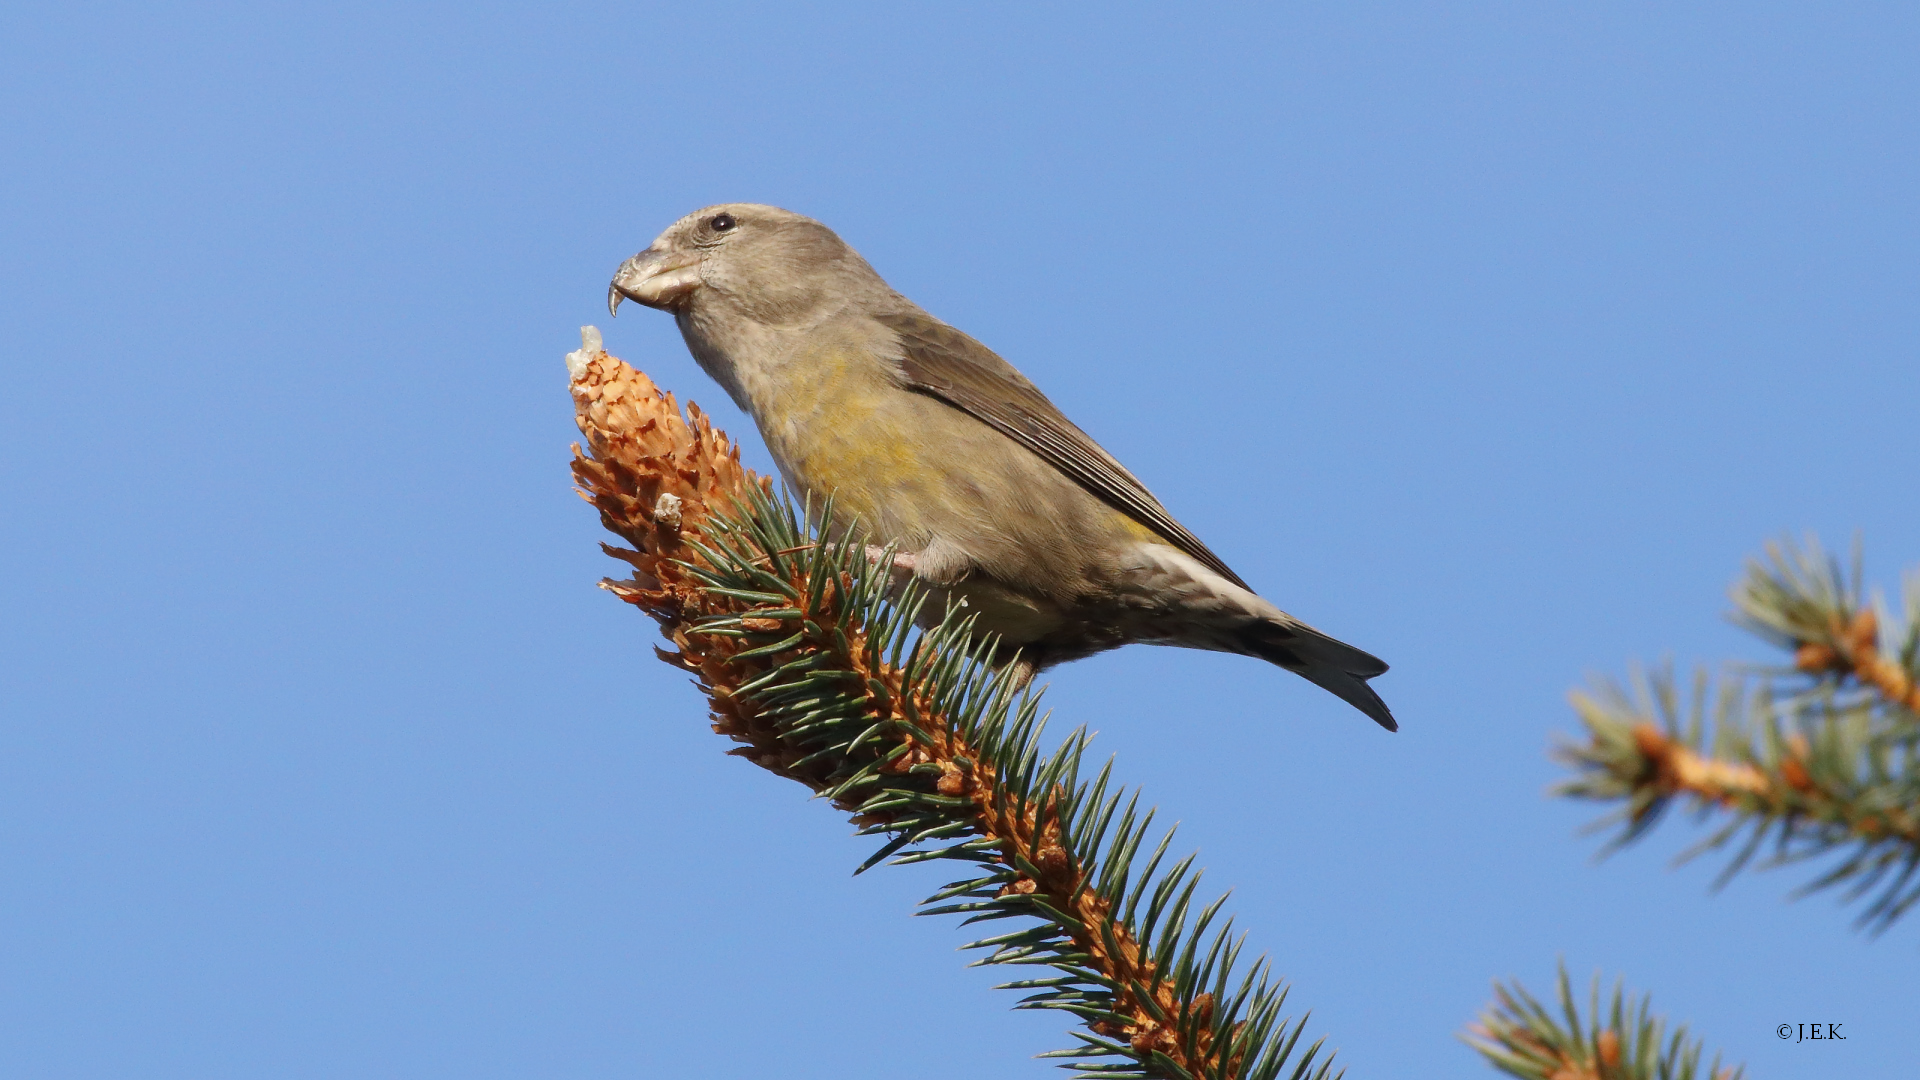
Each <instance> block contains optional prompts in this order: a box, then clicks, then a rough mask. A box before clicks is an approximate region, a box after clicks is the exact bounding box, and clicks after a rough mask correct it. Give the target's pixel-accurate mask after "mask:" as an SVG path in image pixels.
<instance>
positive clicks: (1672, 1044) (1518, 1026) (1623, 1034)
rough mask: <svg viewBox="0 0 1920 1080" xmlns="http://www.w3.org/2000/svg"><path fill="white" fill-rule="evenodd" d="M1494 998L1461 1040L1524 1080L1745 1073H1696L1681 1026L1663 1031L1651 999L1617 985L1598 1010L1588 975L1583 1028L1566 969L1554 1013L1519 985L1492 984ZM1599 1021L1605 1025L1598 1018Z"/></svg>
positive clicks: (1736, 1078)
mask: <svg viewBox="0 0 1920 1080" xmlns="http://www.w3.org/2000/svg"><path fill="white" fill-rule="evenodd" d="M1493 994H1494V1000H1493V1003H1492V1004H1490V1005H1489V1006H1488V1007H1487V1008H1486V1010H1485V1011H1484V1012H1482V1013H1481V1014H1480V1020H1479V1022H1478V1023H1476V1024H1474V1025H1473V1026H1471V1027H1469V1028H1468V1029H1467V1031H1466V1034H1464V1035H1463V1036H1462V1038H1463V1039H1464V1040H1465V1041H1466V1042H1467V1044H1468V1045H1469V1046H1472V1047H1473V1048H1474V1049H1475V1050H1478V1051H1480V1053H1482V1054H1484V1055H1486V1058H1487V1061H1488V1062H1489V1063H1490V1064H1492V1065H1493V1067H1494V1068H1496V1069H1499V1070H1500V1071H1501V1072H1504V1073H1507V1074H1508V1075H1511V1076H1519V1077H1524V1078H1525V1080H1740V1078H1741V1077H1742V1076H1743V1075H1745V1071H1746V1070H1745V1069H1744V1068H1741V1067H1734V1066H1722V1065H1721V1064H1720V1058H1719V1057H1718V1056H1717V1055H1716V1056H1715V1057H1714V1059H1713V1064H1712V1065H1710V1066H1708V1067H1707V1069H1705V1070H1704V1071H1703V1070H1702V1069H1701V1068H1700V1053H1701V1048H1702V1043H1701V1042H1700V1041H1698V1040H1690V1039H1688V1038H1687V1029H1686V1028H1685V1027H1679V1028H1675V1029H1674V1031H1673V1034H1672V1035H1668V1034H1667V1033H1666V1021H1664V1020H1662V1019H1660V1018H1659V1017H1656V1016H1653V1015H1652V1014H1651V996H1650V995H1649V996H1646V997H1642V998H1641V999H1640V1000H1639V1001H1638V1002H1637V1003H1634V1002H1629V1001H1628V1000H1627V998H1626V994H1625V991H1624V990H1623V989H1622V987H1621V986H1620V985H1619V984H1618V983H1616V984H1615V985H1614V989H1613V998H1612V1001H1611V1003H1610V1004H1609V1006H1608V1007H1607V1009H1606V1011H1605V1013H1604V1014H1603V1013H1602V1011H1601V1008H1600V977H1599V976H1598V975H1595V976H1594V979H1593V990H1592V993H1591V994H1590V996H1589V998H1588V1005H1587V1019H1586V1021H1585V1022H1584V1023H1583V1022H1582V1021H1581V1018H1580V1013H1579V1010H1578V1008H1576V1007H1575V1005H1574V1001H1573V987H1572V985H1571V984H1570V983H1569V982H1568V980H1567V969H1566V965H1564V964H1562V965H1561V967H1560V978H1559V999H1560V1002H1559V1004H1560V1008H1559V1012H1558V1015H1556V1014H1555V1012H1554V1011H1553V1010H1550V1009H1548V1008H1547V1007H1546V1006H1544V1005H1542V1004H1540V1002H1539V1001H1537V1000H1535V999H1534V997H1533V996H1532V995H1531V994H1528V993H1527V991H1526V989H1525V988H1523V987H1522V986H1520V984H1519V983H1513V984H1511V985H1504V984H1501V983H1499V982H1495V983H1494V984H1493ZM1603 1016H1604V1020H1603Z"/></svg>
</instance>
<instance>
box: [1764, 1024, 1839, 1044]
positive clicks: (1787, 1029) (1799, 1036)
mask: <svg viewBox="0 0 1920 1080" xmlns="http://www.w3.org/2000/svg"><path fill="white" fill-rule="evenodd" d="M1844 1026H1845V1025H1844V1024H1781V1025H1780V1026H1779V1027H1777V1028H1774V1029H1773V1033H1774V1034H1775V1035H1778V1036H1780V1037H1781V1038H1782V1039H1786V1040H1788V1041H1790V1042H1830V1041H1833V1040H1844V1039H1846V1036H1845V1035H1842V1034H1840V1029H1841V1028H1842V1027H1844Z"/></svg>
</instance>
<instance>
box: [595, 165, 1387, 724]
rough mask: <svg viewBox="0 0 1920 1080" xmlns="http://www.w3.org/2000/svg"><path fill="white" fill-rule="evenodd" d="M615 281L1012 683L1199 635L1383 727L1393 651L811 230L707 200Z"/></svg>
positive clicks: (803, 484)
mask: <svg viewBox="0 0 1920 1080" xmlns="http://www.w3.org/2000/svg"><path fill="white" fill-rule="evenodd" d="M623 298H624V299H630V300H634V301H636V302H638V303H641V304H644V305H646V306H648V307H652V308H659V309H661V310H663V311H669V312H672V313H673V317H674V321H675V322H676V323H678V324H679V326H680V333H681V336H682V337H684V338H685V339H686V342H687V348H688V349H689V350H690V351H691V352H692V353H693V358H694V359H695V360H696V361H697V362H698V363H699V364H700V366H701V368H703V369H704V370H705V371H706V372H707V374H709V375H711V376H713V378H714V379H715V380H716V381H717V382H719V383H720V385H721V386H722V387H724V388H726V391H727V393H728V394H729V395H731V396H732V397H733V400H734V402H735V403H737V404H738V405H739V406H740V407H741V408H742V409H744V410H746V412H747V413H748V414H749V415H751V416H752V417H753V419H754V422H755V423H756V424H758V425H759V427H760V434H761V435H762V437H764V438H765V439H766V443H767V449H768V450H770V451H771V452H772V453H773V458H774V461H775V462H776V463H778V465H779V467H780V473H781V475H782V476H783V477H784V478H785V479H786V481H787V484H788V485H789V486H790V487H791V488H793V489H794V490H795V491H798V492H804V493H809V494H811V495H812V496H814V497H815V499H816V500H817V499H818V498H819V497H821V496H825V495H827V494H829V493H831V494H833V496H834V500H835V505H836V507H837V510H836V517H838V518H841V519H843V520H844V519H845V518H846V517H847V516H848V515H857V520H858V523H859V524H858V527H859V528H860V529H862V530H864V531H865V534H866V537H865V538H866V539H867V540H869V541H876V542H878V543H884V544H893V545H896V550H897V551H900V552H902V553H903V554H902V555H900V556H899V557H898V559H897V562H896V568H895V569H896V572H898V573H911V574H912V575H913V576H914V577H916V578H918V579H919V580H920V581H921V582H922V583H923V584H924V585H926V586H927V587H928V588H929V589H931V590H933V591H934V594H935V595H936V596H944V597H945V598H946V599H947V601H948V602H950V603H965V604H966V605H967V607H968V608H969V610H970V611H972V612H974V613H976V614H977V623H976V625H977V626H978V628H979V629H980V630H983V631H986V632H990V633H994V634H998V635H999V636H1000V640H1001V646H1000V648H1001V650H1002V651H1001V654H1000V662H1001V663H1002V664H1004V663H1016V664H1019V665H1020V669H1021V670H1020V675H1021V676H1022V677H1023V678H1026V677H1031V675H1032V674H1033V672H1035V671H1037V670H1040V669H1042V668H1045V667H1048V666H1050V665H1053V664H1057V663H1060V662H1062V661H1066V660H1074V659H1078V658H1080V657H1083V656H1090V655H1092V654H1094V653H1097V652H1102V651H1104V650H1107V649H1112V648H1117V647H1119V646H1121V645H1126V644H1129V643H1132V642H1149V643H1154V644H1161V645H1181V646H1186V647H1188V648H1196V649H1214V650H1218V651H1222V652H1232V653H1241V654H1244V655H1247V656H1257V657H1259V658H1261V659H1263V660H1268V661H1271V662H1272V663H1275V664H1278V665H1280V666H1281V667H1283V668H1286V669H1287V670H1288V671H1292V672H1295V673H1297V674H1299V675H1301V676H1304V677H1305V678H1307V679H1308V680H1310V681H1312V682H1314V683H1316V684H1318V685H1319V686H1322V687H1324V688H1326V689H1327V690H1330V691H1332V692H1333V693H1334V694H1336V695H1338V696H1339V697H1340V698H1342V699H1343V700H1345V701H1347V702H1348V703H1350V704H1351V705H1353V706H1354V707H1355V708H1357V709H1359V710H1360V711H1361V712H1363V713H1366V714H1367V715H1368V716H1370V717H1372V718H1373V719H1374V720H1375V721H1376V722H1378V723H1379V724H1380V726H1382V727H1384V728H1386V729H1387V730H1389V731H1392V730H1396V728H1397V725H1396V724H1395V723H1394V719H1393V714H1392V713H1390V712H1388V711H1387V706H1386V703H1385V702H1383V701H1381V700H1380V696H1379V695H1378V694H1376V693H1374V691H1373V688H1372V687H1370V686H1368V685H1367V680H1368V679H1371V678H1373V677H1374V676H1376V675H1379V674H1381V673H1382V672H1384V671H1386V670H1387V665H1386V664H1384V663H1381V662H1380V661H1379V660H1378V659H1376V658H1375V657H1373V656H1371V655H1369V654H1367V653H1365V652H1362V651H1361V650H1359V649H1356V648H1354V647H1353V646H1351V645H1347V644H1345V643H1343V642H1340V641H1336V640H1334V639H1333V638H1331V637H1328V636H1327V635H1325V634H1323V633H1321V632H1320V631H1318V630H1315V629H1314V628H1313V627H1311V626H1308V625H1307V624H1305V623H1303V622H1301V621H1299V620H1298V619H1295V618H1294V617H1293V616H1291V615H1288V614H1287V613H1286V612H1284V611H1281V610H1280V609H1279V608H1277V607H1275V606H1274V605H1273V604H1271V603H1268V602H1267V601H1266V600H1263V599H1261V598H1260V597H1259V596H1256V595H1255V594H1254V593H1253V591H1252V590H1251V589H1250V588H1248V586H1247V583H1246V582H1244V581H1242V580H1241V579H1240V576H1239V575H1238V574H1235V573H1234V572H1233V571H1232V570H1230V569H1228V568H1227V564H1226V563H1225V562H1222V561H1221V559H1220V557H1219V556H1218V555H1215V554H1214V553H1213V552H1211V551H1209V550H1207V546H1206V545H1205V544H1202V543H1201V542H1200V541H1199V540H1198V539H1197V538H1195V536H1194V535H1193V534H1192V533H1190V532H1188V531H1187V530H1186V528H1185V527H1184V526H1182V525H1181V524H1180V523H1179V522H1177V521H1175V520H1174V519H1173V515H1171V514H1169V513H1167V510H1166V508H1165V507H1163V506H1161V505H1160V501H1159V500H1158V499H1156V498H1154V497H1153V495H1152V494H1151V493H1149V492H1148V491H1147V489H1146V487H1145V486H1144V485H1143V484H1141V483H1140V481H1139V480H1137V479H1135V478H1134V476H1133V474H1132V473H1130V472H1128V471H1127V470H1126V469H1125V468H1124V467H1122V466H1121V464H1120V463H1119V462H1118V461H1115V460H1114V459H1113V457H1112V455H1110V454H1108V453H1107V452H1106V451H1105V450H1102V449H1101V448H1100V447H1099V445H1098V444H1096V443H1095V442H1094V441H1093V440H1092V439H1091V438H1088V437H1087V435H1086V433H1085V432H1082V431H1081V430H1080V429H1079V428H1077V427H1075V426H1074V425H1073V423H1072V421H1070V420H1068V419H1067V418H1066V417H1065V416H1063V415H1061V413H1060V410H1059V409H1057V408H1055V407H1054V405H1053V403H1052V402H1051V401H1048V400H1047V398H1046V396H1045V395H1044V394H1042V393H1041V392H1040V390H1039V389H1038V388H1037V387H1035V386H1034V385H1033V383H1031V382H1029V381H1028V380H1027V378H1026V377H1025V376H1024V375H1021V374H1020V373H1019V372H1018V371H1016V370H1014V368H1013V365H1011V364H1009V363H1007V362H1006V361H1005V360H1002V359H1001V358H1000V357H999V356H997V355H995V354H994V353H993V352H992V351H991V350H989V349H988V348H987V347H986V346H985V345H982V344H980V343H979V342H978V341H975V340H974V339H972V338H970V337H968V336H967V335H965V334H963V333H961V332H960V331H958V330H956V329H954V328H953V327H951V326H948V325H947V324H946V323H943V322H941V321H940V320H938V319H936V318H934V317H933V316H931V315H929V314H927V313H926V312H925V311H924V310H922V309H921V308H920V306H919V305H917V304H915V303H914V302H913V301H911V300H908V299H907V298H906V297H904V296H901V295H900V294H899V293H897V292H895V291H893V289H892V288H890V287H889V286H888V285H887V283H886V282H885V281H883V280H881V278H880V275H879V274H877V273H875V272H874V270H873V267H871V266H869V265H868V264H867V261H866V260H865V259H863V258H861V257H860V255H859V254H858V253H857V252H855V251H854V250H853V249H852V248H850V247H848V246H847V245H846V243H845V242H844V241H842V240H841V239H840V237H839V236H837V235H835V234H834V232H833V231H832V230H831V229H828V228H827V227H826V226H825V225H822V224H820V223H819V222H817V221H814V220H813V219H811V218H806V217H802V216H800V215H799V214H795V213H791V212H789V211H786V210H781V209H778V208H775V207H771V206H757V205H753V204H750V203H728V204H724V205H720V206H710V207H707V208H706V209H704V210H700V211H696V212H695V213H692V214H689V215H687V216H686V217H684V218H681V219H680V220H679V221H676V222H674V223H673V225H671V226H670V227H668V229H667V230H666V231H665V232H663V233H661V234H660V236H659V238H658V239H656V240H654V242H653V244H652V245H651V246H650V247H648V248H647V249H646V250H645V251H642V252H641V253H640V254H638V255H635V256H634V257H633V258H631V259H628V260H627V261H626V262H625V263H623V264H621V266H620V269H619V272H618V273H616V274H615V275H614V278H613V284H612V287H611V288H610V289H609V291H608V293H607V306H608V308H609V310H615V309H617V308H618V307H619V305H620V301H621V300H622V299H623ZM939 606H940V605H938V604H931V605H929V608H930V609H932V608H937V607H939Z"/></svg>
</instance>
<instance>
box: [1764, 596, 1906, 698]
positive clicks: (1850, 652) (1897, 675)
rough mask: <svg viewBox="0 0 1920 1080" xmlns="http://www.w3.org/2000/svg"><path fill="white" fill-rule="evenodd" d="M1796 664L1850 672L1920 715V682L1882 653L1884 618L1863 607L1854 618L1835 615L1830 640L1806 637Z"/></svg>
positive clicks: (1814, 670)
mask: <svg viewBox="0 0 1920 1080" xmlns="http://www.w3.org/2000/svg"><path fill="white" fill-rule="evenodd" d="M1793 666H1794V667H1797V668H1799V669H1800V670H1801V671H1804V672H1806V673H1807V674H1809V675H1838V676H1840V677H1841V678H1846V677H1848V676H1851V677H1853V678H1854V679H1856V680H1858V681H1859V682H1860V684H1861V685H1862V686H1866V687H1870V688H1871V689H1873V690H1874V691H1875V692H1876V693H1878V694H1879V695H1880V696H1881V697H1883V698H1885V699H1887V700H1888V701H1890V702H1892V703H1893V704H1895V705H1899V706H1900V707H1902V708H1904V709H1906V710H1907V711H1908V712H1910V713H1913V714H1915V715H1916V716H1920V684H1917V683H1915V681H1914V678H1913V675H1912V673H1911V672H1909V671H1908V670H1907V669H1906V668H1904V667H1902V666H1901V665H1900V663H1899V661H1897V660H1894V659H1893V658H1891V657H1887V656H1883V655H1881V653H1880V620H1879V617H1878V616H1876V615H1875V614H1874V610H1873V609H1872V608H1870V607H1863V608H1861V609H1860V610H1859V611H1858V612H1856V613H1855V614H1854V616H1853V619H1852V620H1851V621H1850V622H1843V621H1841V620H1840V619H1839V618H1837V617H1836V618H1835V619H1834V623H1833V627H1832V636H1831V639H1830V641H1828V642H1818V641H1803V642H1800V643H1799V645H1798V646H1797V647H1796V648H1795V649H1794V652H1793Z"/></svg>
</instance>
